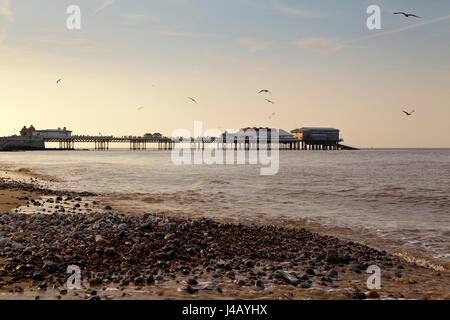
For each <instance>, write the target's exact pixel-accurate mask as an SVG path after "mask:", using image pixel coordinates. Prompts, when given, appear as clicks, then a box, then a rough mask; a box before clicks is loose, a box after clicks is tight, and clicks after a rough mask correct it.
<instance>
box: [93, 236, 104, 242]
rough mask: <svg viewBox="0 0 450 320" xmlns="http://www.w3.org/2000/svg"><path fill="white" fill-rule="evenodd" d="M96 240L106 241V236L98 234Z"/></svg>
mask: <svg viewBox="0 0 450 320" xmlns="http://www.w3.org/2000/svg"><path fill="white" fill-rule="evenodd" d="M95 242H105V238H103V236H101V235H99V234H97V235H96V236H95Z"/></svg>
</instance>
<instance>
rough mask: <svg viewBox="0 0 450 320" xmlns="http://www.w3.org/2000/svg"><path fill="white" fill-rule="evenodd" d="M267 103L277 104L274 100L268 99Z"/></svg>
mask: <svg viewBox="0 0 450 320" xmlns="http://www.w3.org/2000/svg"><path fill="white" fill-rule="evenodd" d="M266 101H267V102H268V103H271V104H275V102H273V101H272V100H269V99H266Z"/></svg>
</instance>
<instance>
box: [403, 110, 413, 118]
mask: <svg viewBox="0 0 450 320" xmlns="http://www.w3.org/2000/svg"><path fill="white" fill-rule="evenodd" d="M414 111H415V110H413V111H411V112H407V111H405V110H403V113H404V114H406V115H407V116H408V117H409V116H410V115H412V114H413V113H414Z"/></svg>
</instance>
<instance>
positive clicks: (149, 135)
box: [144, 133, 153, 139]
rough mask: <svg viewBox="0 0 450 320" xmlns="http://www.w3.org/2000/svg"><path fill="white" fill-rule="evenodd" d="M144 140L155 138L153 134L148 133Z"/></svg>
mask: <svg viewBox="0 0 450 320" xmlns="http://www.w3.org/2000/svg"><path fill="white" fill-rule="evenodd" d="M144 138H149V139H150V138H153V134H152V133H146V134H144Z"/></svg>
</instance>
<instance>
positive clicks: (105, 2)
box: [94, 0, 115, 13]
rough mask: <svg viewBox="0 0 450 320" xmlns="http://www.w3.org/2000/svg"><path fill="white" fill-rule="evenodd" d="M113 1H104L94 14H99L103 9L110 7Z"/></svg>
mask: <svg viewBox="0 0 450 320" xmlns="http://www.w3.org/2000/svg"><path fill="white" fill-rule="evenodd" d="M114 1H115V0H106V1H104V2H103V3H102V4H101V5H100V7H98V8H97V9H95V12H94V13H99V12H100V11H102V10H103V9H105V8H107V7H109V6H110V5H112V4H113V3H114Z"/></svg>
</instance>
